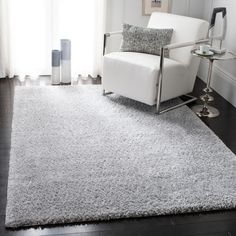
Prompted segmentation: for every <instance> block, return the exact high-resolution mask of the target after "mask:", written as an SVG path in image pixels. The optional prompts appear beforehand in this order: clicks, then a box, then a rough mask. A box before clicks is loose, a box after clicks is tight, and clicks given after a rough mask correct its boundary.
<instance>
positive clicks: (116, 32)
mask: <svg viewBox="0 0 236 236" xmlns="http://www.w3.org/2000/svg"><path fill="white" fill-rule="evenodd" d="M116 34H122V30H119V31H113V32H107V33H105V34H104V35H106V37H110V36H112V35H116Z"/></svg>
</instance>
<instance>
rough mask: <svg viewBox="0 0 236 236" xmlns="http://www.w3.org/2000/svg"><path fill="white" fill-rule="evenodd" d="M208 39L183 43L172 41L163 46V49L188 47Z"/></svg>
mask: <svg viewBox="0 0 236 236" xmlns="http://www.w3.org/2000/svg"><path fill="white" fill-rule="evenodd" d="M208 42H209V39H201V40H198V41H192V42H185V43H172V44H168V45H166V46H165V47H164V49H165V50H172V49H177V48H183V47H189V46H193V45H197V44H202V43H208Z"/></svg>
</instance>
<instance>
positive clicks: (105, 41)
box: [103, 31, 122, 56]
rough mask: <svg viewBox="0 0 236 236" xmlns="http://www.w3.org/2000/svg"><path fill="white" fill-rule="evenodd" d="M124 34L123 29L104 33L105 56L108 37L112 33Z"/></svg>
mask: <svg viewBox="0 0 236 236" xmlns="http://www.w3.org/2000/svg"><path fill="white" fill-rule="evenodd" d="M117 34H122V31H114V32H108V33H105V34H104V38H103V56H104V55H105V54H106V47H107V38H108V37H111V36H112V35H117Z"/></svg>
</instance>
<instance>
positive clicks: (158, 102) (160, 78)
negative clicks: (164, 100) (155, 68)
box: [156, 47, 165, 115]
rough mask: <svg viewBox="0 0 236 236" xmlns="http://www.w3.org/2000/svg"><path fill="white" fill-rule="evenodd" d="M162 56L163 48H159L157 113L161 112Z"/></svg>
mask: <svg viewBox="0 0 236 236" xmlns="http://www.w3.org/2000/svg"><path fill="white" fill-rule="evenodd" d="M164 56H165V49H164V48H163V47H162V48H161V55H160V69H159V73H158V78H157V86H158V87H157V107H156V109H157V114H158V115H159V114H160V112H161V110H160V109H161V94H162V80H163V73H164V71H163V67H164Z"/></svg>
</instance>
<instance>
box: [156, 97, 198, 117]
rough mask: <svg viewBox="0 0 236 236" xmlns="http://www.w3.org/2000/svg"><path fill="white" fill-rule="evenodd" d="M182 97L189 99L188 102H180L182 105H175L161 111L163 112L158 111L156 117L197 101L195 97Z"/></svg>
mask: <svg viewBox="0 0 236 236" xmlns="http://www.w3.org/2000/svg"><path fill="white" fill-rule="evenodd" d="M184 96H186V97H189V98H190V99H189V100H188V101H185V102H182V103H180V104H178V105H175V106H172V107H169V108H166V109H163V110H161V111H159V113H158V115H161V114H163V113H165V112H168V111H172V110H174V109H176V108H179V107H182V106H184V105H187V104H189V103H191V102H194V101H196V100H197V98H196V97H194V96H191V95H188V94H186V95H184Z"/></svg>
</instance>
